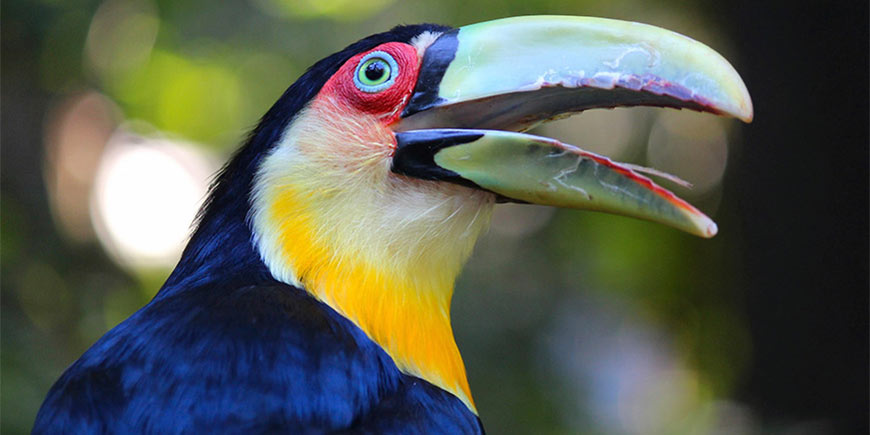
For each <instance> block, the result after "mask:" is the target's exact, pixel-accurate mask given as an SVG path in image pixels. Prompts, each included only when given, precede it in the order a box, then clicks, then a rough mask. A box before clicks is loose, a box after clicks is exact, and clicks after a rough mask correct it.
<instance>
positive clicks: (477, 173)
mask: <svg viewBox="0 0 870 435" xmlns="http://www.w3.org/2000/svg"><path fill="white" fill-rule="evenodd" d="M619 106H659V107H670V108H678V109H690V110H695V111H702V112H709V113H713V114H718V115H724V116H730V117H735V118H738V119H741V120H743V121H746V122H749V121H751V119H752V116H753V109H752V102H751V100H750V97H749V94H748V92H747V90H746V86H745V85H744V83H743V81H742V80H741V78H740V76H739V75H738V74H737V73H736V72H735V70H734V68H733V67H732V66H731V65H730V64H729V63H728V62H727V61H726V60H725V59H724V58H723V57H722V56H720V55H719V54H718V53H716V52H715V51H713V50H712V49H710V48H708V47H707V46H705V45H703V44H701V43H699V42H696V41H694V40H692V39H690V38H687V37H685V36H682V35H679V34H677V33H673V32H671V31H667V30H663V29H660V28H657V27H653V26H650V25H644V24H638V23H632V22H625V21H617V20H611V19H601V18H587V17H568V16H526V17H514V18H506V19H499V20H495V21H489V22H483V23H478V24H473V25H468V26H463V27H459V28H450V27H445V26H440V25H433V24H421V25H407V26H399V27H395V28H393V29H392V30H389V31H387V32H384V33H379V34H376V35H373V36H369V37H367V38H365V39H362V40H360V41H359V42H356V43H353V44H351V45H349V46H348V47H347V48H345V49H343V50H341V51H339V52H338V53H335V54H333V55H331V56H329V57H327V58H325V59H323V60H321V61H319V62H317V63H316V64H315V65H314V66H312V67H311V68H310V69H308V70H307V71H306V72H305V73H304V74H303V75H302V76H301V77H300V78H299V79H298V80H297V81H296V82H295V83H293V84H292V85H291V86H290V87H289V88H288V89H287V90H286V91H285V92H284V94H283V95H282V96H281V97H280V98H279V99H278V101H277V102H276V103H275V104H274V105H273V106H272V107H271V109H269V111H268V112H267V113H266V114H265V115H264V116H263V117H262V119H261V120H260V122H259V124H258V125H257V127H256V128H255V129H254V130H253V131H252V132H251V133H250V135H249V136H248V138H247V140H246V141H245V143H244V145H243V146H242V147H241V148H240V149H239V150H238V151H237V152H236V153H235V154H234V155H233V156H232V158H231V159H230V160H229V162H228V163H227V164H226V165H225V166H224V168H223V169H222V170H221V171H220V172H219V174H218V175H217V176H216V177H215V181H214V182H213V185H212V187H211V189H210V193H209V195H208V197H207V199H206V201H205V204H204V205H203V207H202V210H201V212H200V215H199V216H198V221H197V223H196V226H195V230H194V231H193V233H192V235H191V238H190V240H189V243H188V244H187V247H186V248H185V250H184V252H183V254H182V256H181V259H180V261H179V262H178V264H177V266H176V267H175V269H174V270H173V272H172V273H171V275H170V276H169V278H168V279H167V281H166V283H165V284H164V285H163V287H162V288H161V289H160V290H159V292H158V293H157V295H156V296H155V297H154V299H153V300H151V301H150V302H149V303H148V304H147V305H145V306H144V307H143V308H141V309H140V310H138V311H137V312H136V313H134V314H133V315H132V316H130V318H128V319H127V320H125V321H124V322H122V323H121V324H119V325H118V326H116V327H115V328H113V329H111V330H110V331H109V332H108V333H106V334H105V335H104V336H103V337H102V338H100V339H99V340H98V341H97V342H96V343H95V344H94V345H93V346H92V347H91V348H90V349H89V350H87V351H86V352H85V353H84V354H83V355H82V356H81V358H79V359H78V360H77V361H75V362H74V363H73V364H72V365H71V366H70V367H69V368H68V369H67V370H66V371H65V372H64V373H63V375H62V376H61V377H60V379H59V380H58V381H57V382H56V383H55V384H54V386H53V387H52V388H51V390H50V391H49V392H48V395H47V397H46V399H45V401H44V403H43V405H42V407H41V408H40V410H39V413H38V416H37V418H36V422H35V426H34V429H33V431H34V432H35V433H107V432H108V433H129V432H153V433H224V432H227V433H263V432H269V433H274V432H278V433H282V432H285V433H481V432H483V430H484V429H483V425H482V423H481V419H480V417H479V416H478V412H477V409H476V408H475V404H474V400H473V399H472V395H471V390H470V388H469V384H468V381H467V379H466V374H465V368H464V365H463V362H462V358H461V357H460V353H459V350H458V348H457V345H456V343H455V341H454V338H453V332H452V328H451V324H450V301H451V297H452V294H453V287H454V281H455V279H456V277H457V275H458V274H459V272H460V269H461V268H462V265H463V263H464V262H465V261H466V259H467V258H468V257H469V255H470V253H471V251H472V247H473V246H474V244H475V241H476V240H477V238H478V236H480V235H481V233H482V232H483V231H484V230H485V229H486V227H487V224H488V222H489V220H490V216H491V213H492V210H493V207H494V206H495V205H496V204H497V203H500V202H518V203H532V204H544V205H550V206H556V207H569V208H580V209H587V210H596V211H602V212H609V213H616V214H621V215H627V216H633V217H638V218H642V219H646V220H650V221H654V222H659V223H663V224H666V225H670V226H673V227H675V228H677V229H681V230H684V231H687V232H689V233H692V234H696V235H699V236H702V237H712V236H713V235H715V233H716V231H717V227H716V224H715V223H714V222H713V221H712V220H711V219H710V218H708V217H707V216H705V215H704V214H703V213H701V212H700V211H698V210H697V209H696V208H695V207H693V206H692V205H690V204H688V203H687V202H685V201H683V200H682V199H680V198H678V197H677V196H675V195H674V194H672V193H671V192H669V191H668V190H666V189H664V188H662V187H660V186H659V185H657V184H655V183H654V182H653V181H652V180H651V179H650V178H648V177H647V176H646V175H644V172H647V175H649V173H652V174H653V175H655V174H656V173H657V172H656V171H654V170H644V169H643V168H639V167H637V166H634V165H629V164H622V163H617V162H614V161H612V160H610V159H609V158H607V157H605V156H602V155H598V154H595V153H592V152H588V151H585V150H582V149H580V148H577V147H575V146H573V145H569V144H565V143H562V142H560V141H558V140H555V139H551V138H546V137H540V136H535V135H532V134H528V133H524V132H525V131H527V130H528V129H530V128H532V127H534V126H536V125H538V124H540V123H542V122H545V121H547V120H551V119H555V118H560V117H564V116H567V115H570V114H574V113H578V112H581V111H584V110H587V109H592V108H611V107H619Z"/></svg>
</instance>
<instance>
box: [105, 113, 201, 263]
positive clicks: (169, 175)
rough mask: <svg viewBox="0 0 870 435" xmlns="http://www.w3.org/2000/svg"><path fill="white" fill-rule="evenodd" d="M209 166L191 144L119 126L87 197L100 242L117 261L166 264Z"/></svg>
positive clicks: (183, 234)
mask: <svg viewBox="0 0 870 435" xmlns="http://www.w3.org/2000/svg"><path fill="white" fill-rule="evenodd" d="M214 168H215V165H213V164H212V163H211V162H210V160H209V159H208V158H206V157H205V156H204V155H203V154H202V153H201V152H200V151H198V150H197V149H196V148H194V147H191V146H189V145H183V144H180V143H176V142H172V141H169V140H165V139H163V140H160V139H146V138H143V137H139V136H135V135H132V134H130V133H128V132H126V131H125V130H124V129H120V130H119V131H118V132H116V134H115V135H114V136H113V137H112V139H111V140H110V141H109V145H108V146H107V149H106V153H105V154H104V156H103V160H102V162H101V163H100V168H99V170H98V172H97V179H96V185H95V187H94V193H93V196H92V208H91V210H92V215H91V216H92V219H93V222H94V226H95V228H96V229H97V235H98V236H99V238H100V241H101V242H102V243H103V244H104V245H105V246H106V248H107V249H108V250H109V252H110V253H111V254H113V256H114V257H115V258H116V260H118V261H119V262H120V263H121V264H123V265H127V266H133V267H143V268H144V267H170V266H172V265H173V264H174V263H175V262H176V261H177V259H178V256H179V255H180V253H181V250H182V248H183V246H184V243H185V242H186V240H187V237H188V234H189V232H190V225H191V223H192V221H193V219H194V217H195V215H196V211H197V210H198V208H199V204H201V203H202V200H203V199H204V197H205V194H206V191H207V179H208V177H209V176H210V174H211V173H213V171H214Z"/></svg>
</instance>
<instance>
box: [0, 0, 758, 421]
mask: <svg viewBox="0 0 870 435" xmlns="http://www.w3.org/2000/svg"><path fill="white" fill-rule="evenodd" d="M703 6H704V5H703V4H697V3H696V2H691V1H689V2H676V1H674V2H664V3H660V2H657V3H655V5H652V4H648V3H645V2H642V1H640V0H621V1H603V0H585V1H576V0H509V1H503V2H499V3H498V4H490V3H487V4H486V6H485V7H484V5H483V4H480V5H476V6H473V5H469V2H467V1H460V0H445V1H439V2H404V1H402V2H400V1H395V0H374V1H368V2H359V1H352V0H329V1H325V0H319V1H316V0H306V1H298V2H297V1H283V0H251V1H248V2H208V1H202V0H199V1H197V0H194V1H185V2H181V1H169V0H159V1H148V0H130V1H127V0H105V1H92V0H76V1H59V0H41V1H23V0H7V1H5V2H3V5H2V8H3V9H2V20H3V23H2V32H3V33H2V37H3V50H4V56H8V57H4V63H3V79H4V83H3V92H4V94H3V103H4V112H5V113H4V116H7V114H8V113H9V111H10V110H15V109H14V107H16V106H18V105H21V106H20V107H24V106H28V105H29V106H34V105H35V106H36V107H37V110H35V112H36V113H38V114H39V115H40V116H38V117H36V118H32V117H31V118H27V119H24V120H22V122H23V123H24V124H23V125H24V126H25V127H22V128H23V131H24V133H22V136H20V137H16V138H14V139H16V140H15V141H14V142H12V143H4V147H12V150H11V151H9V152H10V153H13V154H9V156H12V157H13V158H16V159H18V160H15V161H14V163H13V162H9V161H8V159H7V160H5V161H4V162H3V163H4V166H3V191H2V207H0V215H2V226H0V230H2V245H0V247H2V261H3V264H2V267H3V270H2V276H0V280H2V300H3V304H2V395H0V405H2V414H3V419H2V426H0V431H2V432H3V433H4V434H13V433H25V432H28V431H29V428H30V426H31V424H32V421H33V418H34V417H35V414H36V411H37V409H38V407H39V405H40V403H41V401H42V398H43V397H44V395H45V393H46V392H47V390H48V388H49V387H50V385H51V384H52V383H53V382H54V380H55V379H56V378H57V377H58V376H59V375H60V373H61V372H62V371H63V370H64V368H65V367H66V366H67V365H68V364H70V363H71V362H72V361H74V360H75V359H76V358H78V356H79V355H81V353H82V352H83V351H84V350H85V349H87V347H88V346H89V345H91V344H92V343H93V342H94V341H95V340H96V339H97V338H98V337H100V336H101V335H102V334H103V333H104V332H105V331H106V330H108V328H110V327H112V326H113V325H115V324H117V323H119V322H120V321H122V320H123V319H124V318H126V317H127V316H128V315H129V314H131V313H132V312H133V311H135V310H136V309H138V308H139V307H141V306H142V305H143V304H145V303H146V302H147V301H148V300H149V299H150V298H151V297H152V296H153V294H154V293H155V292H156V291H157V289H158V288H159V286H160V284H161V283H162V280H163V278H164V277H165V276H166V275H167V274H168V272H169V271H168V270H157V271H155V270H150V271H137V270H125V269H122V268H121V267H120V266H118V265H116V264H114V263H113V262H112V261H111V260H110V259H109V257H108V256H107V255H106V254H105V253H104V251H103V249H102V248H101V247H100V245H99V244H98V242H97V241H96V240H95V239H90V240H85V241H75V240H72V239H70V238H68V237H66V236H65V235H64V234H62V233H61V232H59V229H58V227H57V225H56V222H55V217H53V215H52V211H51V210H50V208H49V201H48V199H47V196H46V193H45V185H44V180H43V179H42V177H41V176H40V175H39V174H41V173H42V171H43V168H42V165H43V160H42V159H43V151H42V144H43V143H44V142H43V141H44V140H45V139H44V135H43V130H42V123H43V122H45V119H46V118H45V115H46V114H47V113H48V112H49V109H50V108H51V107H54V105H56V104H58V102H60V101H62V100H63V99H64V98H66V97H69V96H71V95H76V94H79V93H82V92H85V91H96V92H99V93H102V94H103V95H105V96H107V97H108V98H109V99H110V101H112V102H113V103H114V104H116V105H117V106H118V107H119V108H120V112H121V113H122V114H123V118H124V119H127V120H138V121H144V122H145V123H147V125H150V126H153V127H154V128H156V129H158V130H160V131H162V132H164V133H166V134H169V135H173V136H178V137H181V138H184V139H186V140H191V141H195V142H196V143H198V144H200V145H201V146H203V147H208V148H210V149H211V150H214V151H217V152H220V153H223V154H224V155H226V153H228V152H229V151H231V150H232V149H233V148H234V147H235V146H236V145H237V144H238V142H239V141H240V140H241V138H242V137H243V136H244V134H245V132H246V131H247V130H248V129H250V128H251V127H252V126H253V125H255V124H256V122H257V119H258V117H259V116H260V115H262V114H263V113H264V112H265V111H266V110H267V109H268V107H269V106H270V105H271V104H272V103H273V102H274V101H275V100H276V99H277V98H278V97H279V96H280V94H281V93H282V92H283V90H284V89H285V88H286V87H287V86H289V85H290V84H291V83H292V82H293V81H294V80H295V78H296V77H298V76H299V75H300V74H301V72H302V71H304V69H305V68H306V67H307V66H309V65H311V64H312V63H313V62H315V61H316V60H317V59H319V58H322V57H324V56H326V55H328V54H329V53H332V52H334V51H336V50H339V49H341V48H342V47H343V46H345V45H346V44H348V43H350V42H352V41H355V40H357V39H359V38H361V37H364V36H366V35H368V34H371V33H375V32H379V31H382V30H385V29H388V28H389V27H391V26H393V25H395V24H399V23H412V22H439V23H444V24H450V25H457V26H458V25H462V24H466V23H471V22H477V21H484V20H488V19H494V18H498V17H504V16H513V15H523V14H569V15H600V16H609V17H615V18H624V19H630V20H635V21H644V22H648V23H652V24H657V25H661V26H663V27H667V28H671V29H674V30H677V31H680V32H682V33H686V34H691V35H692V36H693V37H696V38H697V39H700V40H703V41H705V42H707V43H711V44H712V45H713V46H714V47H716V48H717V49H719V50H721V51H723V52H725V53H726V55H728V54H729V51H730V50H729V46H728V42H727V41H723V40H722V39H721V38H720V37H718V36H717V35H718V34H717V32H716V29H715V27H714V26H713V23H712V21H711V20H710V18H709V17H708V16H706V15H705V12H704V9H703ZM10 86H11V88H10ZM33 112H34V111H31V112H27V113H33ZM636 128H637V129H638V130H639V131H640V132H641V133H640V134H637V135H633V136H632V137H631V139H630V140H631V144H629V147H628V150H629V151H628V153H627V154H628V155H629V158H630V159H633V160H635V161H640V162H641V163H643V158H642V156H643V154H644V153H643V151H642V150H643V149H644V147H645V146H646V136H647V135H648V133H649V128H650V125H649V123H648V122H647V123H644V122H640V123H639V125H638V126H637V127H636ZM732 145H733V144H732ZM696 202H698V203H699V206H700V207H701V208H702V209H710V208H715V207H716V206H717V204H718V200H717V199H716V195H715V193H714V194H713V195H710V196H707V197H703V198H698V200H697V201H696ZM723 213H727V212H726V211H723ZM504 218H505V219H508V220H510V219H511V217H510V216H506V217H504ZM541 219H549V215H545V216H543V217H541ZM719 219H720V220H724V221H725V222H726V223H728V222H733V219H732V218H731V217H729V216H727V215H725V216H719ZM738 230H739V229H737V228H734V226H732V227H731V228H727V229H726V231H738ZM735 255H740V252H739V246H730V245H727V244H726V243H725V242H724V241H722V240H720V239H714V240H711V241H705V240H700V239H695V238H693V237H691V236H687V235H683V234H681V233H678V232H676V231H673V230H670V229H667V228H664V227H659V226H655V225H651V224H648V223H644V222H638V221H633V220H629V219H624V218H619V217H613V216H603V215H598V214H594V213H579V212H559V213H557V214H556V215H555V217H554V218H553V219H552V221H551V222H550V224H549V225H547V226H545V227H543V228H542V229H534V230H531V231H526V232H524V233H521V234H519V235H517V234H509V233H507V232H500V231H499V230H498V228H497V226H496V227H495V228H494V229H493V231H492V232H491V233H490V234H488V235H487V236H486V237H485V238H484V240H483V241H482V242H481V243H480V245H479V246H478V248H477V250H476V254H475V256H474V257H473V258H472V260H471V261H470V264H469V266H468V267H467V269H466V271H465V272H464V273H463V275H462V276H461V278H460V281H459V283H458V289H457V293H456V296H455V298H454V303H453V310H454V325H455V331H456V335H457V340H458V342H459V346H460V348H461V349H462V351H463V355H464V356H465V360H466V365H467V366H468V371H469V377H470V382H471V385H472V388H473V390H474V392H475V399H476V402H477V405H478V408H479V410H480V413H481V416H482V418H483V420H484V423H485V424H486V425H487V427H488V429H489V430H490V431H491V432H492V433H574V432H578V431H583V432H592V433H595V432H601V433H604V432H608V431H612V430H614V426H608V425H607V424H608V423H607V422H606V421H605V422H601V421H599V420H600V414H598V413H596V412H597V411H595V406H593V405H594V404H592V403H588V402H590V401H595V400H596V398H597V397H598V396H594V395H592V392H591V390H590V391H584V390H583V389H582V388H581V387H579V386H578V385H580V384H577V383H572V382H569V381H566V376H568V374H566V372H565V371H564V370H562V369H560V368H559V367H560V364H561V363H560V362H559V361H554V360H559V359H564V360H566V361H567V360H570V359H571V358H572V356H571V355H570V354H571V352H574V351H575V350H576V348H572V347H570V346H569V347H567V348H564V351H563V352H564V355H562V356H559V355H558V352H557V353H556V354H553V352H552V350H551V349H552V348H554V347H555V348H556V349H558V348H559V346H560V345H562V344H565V343H564V342H560V341H558V339H557V338H558V337H559V336H560V334H561V332H559V325H560V324H561V323H560V318H559V316H560V315H565V309H566V308H565V307H571V306H574V305H575V304H580V305H584V306H587V307H592V309H593V311H594V310H597V309H598V308H599V307H600V308H601V309H602V310H604V309H605V308H607V307H610V308H608V309H612V310H613V311H614V314H613V315H614V316H615V318H616V319H617V320H615V321H614V322H613V323H612V324H610V325H611V326H613V328H614V330H616V329H619V328H623V327H624V326H625V325H639V326H638V327H639V328H649V329H650V330H655V331H661V333H662V334H664V335H665V336H666V337H667V339H666V340H665V341H666V343H667V346H666V347H667V348H668V349H670V350H667V349H666V350H663V351H662V352H665V353H668V354H673V355H674V356H675V358H676V359H677V360H678V362H679V365H680V366H681V367H686V368H687V371H689V372H691V376H689V377H688V378H687V379H690V381H691V382H695V383H696V384H697V388H695V389H694V390H692V389H687V390H686V391H695V392H694V393H691V394H689V396H687V397H689V399H687V400H688V402H687V403H688V404H686V405H681V406H683V407H682V408H679V412H678V413H677V414H675V415H673V416H671V417H668V418H669V420H668V421H664V422H663V423H662V424H661V426H659V427H657V428H655V429H656V430H668V431H676V432H699V433H703V432H706V431H707V429H709V428H710V427H713V426H714V425H715V419H716V416H715V415H713V416H711V415H712V414H710V413H707V414H705V413H704V412H703V410H704V409H709V404H710V403H711V401H713V400H726V399H728V397H729V394H730V393H732V390H733V388H734V386H735V385H736V383H737V382H738V381H739V378H740V375H741V371H742V369H743V367H744V366H745V364H747V361H748V358H750V356H751V355H748V349H749V345H748V338H747V333H746V325H745V322H744V321H743V320H742V318H741V307H740V305H739V299H738V298H736V297H735V292H734V290H733V289H734V288H735V286H736V285H738V284H739V276H737V274H735V273H734V272H733V264H732V263H731V261H733V260H729V259H730V258H733V257H734V256H735ZM596 301H597V302H596ZM602 301H604V302H602ZM613 307H617V308H613ZM560 313H561V314H560ZM581 314H582V313H580V314H578V313H576V312H574V314H570V315H576V316H581ZM581 317H582V316H581ZM567 344H569V345H570V344H572V342H570V341H569V342H568V343H567ZM573 344H578V343H573ZM580 344H583V343H580ZM578 346H579V344H578ZM584 346H585V344H584ZM579 348H584V347H583V346H580V347H579ZM548 349H550V350H548ZM593 384H594V383H593ZM687 394H688V393H687ZM650 400H651V401H655V400H657V398H656V397H652V398H650ZM705 416H706V417H705ZM617 428H618V426H617ZM622 430H623V431H626V432H630V431H631V430H632V429H631V428H630V427H627V428H626V427H623V428H622Z"/></svg>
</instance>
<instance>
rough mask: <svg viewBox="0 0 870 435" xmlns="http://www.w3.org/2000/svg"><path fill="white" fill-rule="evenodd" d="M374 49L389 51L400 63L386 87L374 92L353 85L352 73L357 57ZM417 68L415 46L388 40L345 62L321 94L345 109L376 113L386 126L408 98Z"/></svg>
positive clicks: (361, 56)
mask: <svg viewBox="0 0 870 435" xmlns="http://www.w3.org/2000/svg"><path fill="white" fill-rule="evenodd" d="M373 51H383V52H385V53H389V54H390V55H391V56H393V59H395V60H396V64H398V66H399V74H398V76H396V81H395V82H394V83H393V85H392V86H390V87H389V88H387V89H384V90H383V91H380V92H376V93H368V92H363V91H361V90H360V89H358V88H357V87H356V85H355V84H354V81H353V75H354V73H355V72H356V67H357V65H359V62H360V60H361V59H362V58H363V57H364V56H365V55H367V54H369V53H371V52H373ZM419 71H420V61H419V59H418V58H417V49H416V48H414V47H412V46H411V45H408V44H403V43H401V42H388V43H386V44H381V45H379V46H377V47H375V48H373V49H371V50H369V51H366V52H363V53H360V54H358V55H356V56H354V57H352V58H350V60H348V61H347V62H345V64H344V65H342V67H341V68H340V69H339V70H338V72H337V73H335V75H333V76H332V77H331V78H330V79H329V81H327V82H326V84H325V85H324V86H323V89H321V91H320V96H332V97H335V98H336V99H337V100H339V102H340V103H345V104H346V105H347V106H348V109H350V108H353V109H356V110H359V111H360V112H364V113H369V114H372V115H376V116H378V117H379V118H381V120H382V121H383V123H384V125H389V124H391V123H393V121H395V120H397V119H398V118H399V115H400V114H401V113H402V109H404V108H405V105H406V104H407V103H408V100H409V99H410V98H411V92H413V91H414V84H415V83H416V82H417V74H418V73H419Z"/></svg>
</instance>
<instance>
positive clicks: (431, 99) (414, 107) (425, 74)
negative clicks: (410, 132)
mask: <svg viewBox="0 0 870 435" xmlns="http://www.w3.org/2000/svg"><path fill="white" fill-rule="evenodd" d="M458 35H459V29H453V30H451V31H449V32H447V33H444V34H442V35H441V36H439V37H438V39H436V40H435V42H433V43H432V45H430V46H429V48H428V49H426V54H424V55H423V62H422V64H421V65H420V75H419V76H418V77H417V84H416V85H415V87H414V93H413V94H412V95H411V101H409V102H408V105H407V106H405V110H404V111H403V112H402V118H405V117H408V116H411V115H413V114H415V113H417V112H422V111H424V110H426V109H429V108H432V107H434V106H436V105H437V104H438V103H440V102H441V97H439V96H438V91H439V90H440V89H441V79H442V78H444V73H445V72H447V68H448V67H449V66H450V63H451V62H453V59H454V58H455V57H456V48H457V47H459V38H458V37H457V36H458Z"/></svg>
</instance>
